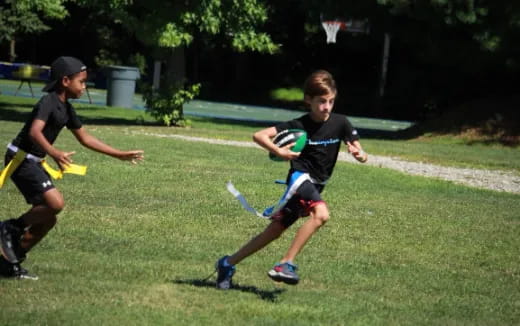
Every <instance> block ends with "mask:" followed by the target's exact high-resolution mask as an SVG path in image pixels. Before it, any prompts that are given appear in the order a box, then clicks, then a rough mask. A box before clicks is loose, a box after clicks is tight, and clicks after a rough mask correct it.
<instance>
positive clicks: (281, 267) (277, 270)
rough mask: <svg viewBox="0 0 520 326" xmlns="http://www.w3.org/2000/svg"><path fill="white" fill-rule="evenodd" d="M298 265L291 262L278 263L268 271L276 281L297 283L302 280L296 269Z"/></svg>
mask: <svg viewBox="0 0 520 326" xmlns="http://www.w3.org/2000/svg"><path fill="white" fill-rule="evenodd" d="M297 269H298V266H296V265H293V264H291V263H278V264H276V265H274V267H273V268H272V269H271V270H270V271H269V272H267V275H269V277H270V278H271V279H272V280H273V281H276V282H284V283H286V284H291V285H296V284H298V282H299V281H300V278H299V277H298V274H296V270H297Z"/></svg>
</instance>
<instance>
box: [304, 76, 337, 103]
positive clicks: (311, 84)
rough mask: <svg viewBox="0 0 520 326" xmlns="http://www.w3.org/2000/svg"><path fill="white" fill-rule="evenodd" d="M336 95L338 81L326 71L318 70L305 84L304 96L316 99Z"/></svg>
mask: <svg viewBox="0 0 520 326" xmlns="http://www.w3.org/2000/svg"><path fill="white" fill-rule="evenodd" d="M336 93H337V88H336V81H335V80H334V77H332V75H331V74H330V73H329V72H328V71H326V70H317V71H315V72H313V73H312V74H311V75H310V76H309V77H307V79H306V80H305V84H304V85H303V94H304V95H305V96H310V97H314V96H322V95H328V94H336Z"/></svg>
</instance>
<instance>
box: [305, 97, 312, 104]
mask: <svg viewBox="0 0 520 326" xmlns="http://www.w3.org/2000/svg"><path fill="white" fill-rule="evenodd" d="M311 101H312V97H311V96H310V95H304V96H303V102H305V104H307V105H311Z"/></svg>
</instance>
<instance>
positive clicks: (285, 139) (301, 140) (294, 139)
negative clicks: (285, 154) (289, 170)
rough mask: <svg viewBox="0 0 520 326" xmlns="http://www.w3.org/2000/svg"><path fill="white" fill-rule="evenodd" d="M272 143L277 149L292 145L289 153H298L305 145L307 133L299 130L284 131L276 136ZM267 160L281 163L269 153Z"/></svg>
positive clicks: (278, 158) (279, 159)
mask: <svg viewBox="0 0 520 326" xmlns="http://www.w3.org/2000/svg"><path fill="white" fill-rule="evenodd" d="M273 143H274V144H275V145H276V146H278V147H284V146H287V145H289V144H292V143H294V145H293V146H292V147H291V151H293V152H296V153H299V152H301V151H302V150H303V148H304V147H305V145H306V144H307V133H306V132H305V130H301V129H285V130H282V131H280V132H279V133H277V134H276V136H274V138H273ZM269 158H270V159H271V160H273V161H282V159H281V158H280V157H278V156H276V155H274V154H273V153H269Z"/></svg>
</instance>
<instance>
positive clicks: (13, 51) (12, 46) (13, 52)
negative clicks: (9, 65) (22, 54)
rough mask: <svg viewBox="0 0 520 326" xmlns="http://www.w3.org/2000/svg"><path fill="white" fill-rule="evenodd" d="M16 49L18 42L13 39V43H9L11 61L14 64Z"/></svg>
mask: <svg viewBox="0 0 520 326" xmlns="http://www.w3.org/2000/svg"><path fill="white" fill-rule="evenodd" d="M15 48H16V40H15V39H14V37H13V38H12V39H11V41H10V42H9V61H10V62H14V61H15V60H16V52H15Z"/></svg>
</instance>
